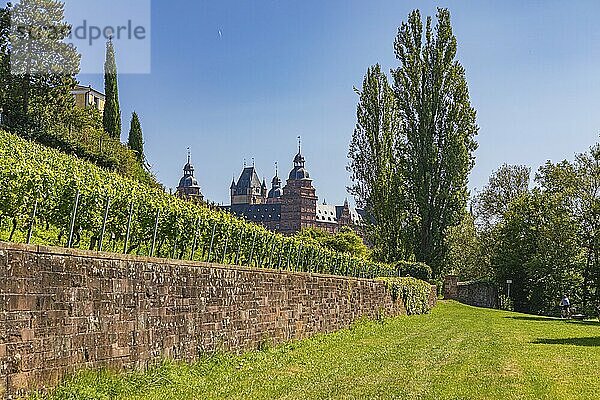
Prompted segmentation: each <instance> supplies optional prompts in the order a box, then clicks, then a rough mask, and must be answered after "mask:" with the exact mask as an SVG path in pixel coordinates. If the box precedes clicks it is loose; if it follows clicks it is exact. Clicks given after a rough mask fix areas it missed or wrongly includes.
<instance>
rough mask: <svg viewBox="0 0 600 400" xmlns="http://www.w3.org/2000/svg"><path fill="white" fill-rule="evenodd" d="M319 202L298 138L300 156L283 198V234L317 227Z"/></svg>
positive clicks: (297, 158) (295, 159)
mask: <svg viewBox="0 0 600 400" xmlns="http://www.w3.org/2000/svg"><path fill="white" fill-rule="evenodd" d="M317 200H318V198H317V196H316V193H315V188H314V187H313V185H312V179H310V174H309V173H308V170H307V169H306V168H305V159H304V156H303V155H302V147H301V142H300V137H298V154H296V157H294V168H293V169H292V170H291V171H290V174H289V176H288V180H287V183H286V186H285V187H284V188H283V196H282V197H281V203H282V204H281V233H283V234H287V235H292V234H294V233H296V232H298V231H299V230H300V229H302V228H304V227H310V226H315V225H316V214H317Z"/></svg>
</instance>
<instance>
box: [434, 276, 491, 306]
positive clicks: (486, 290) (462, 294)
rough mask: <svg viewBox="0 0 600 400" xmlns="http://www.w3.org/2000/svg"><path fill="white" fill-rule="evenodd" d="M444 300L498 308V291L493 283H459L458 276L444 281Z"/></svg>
mask: <svg viewBox="0 0 600 400" xmlns="http://www.w3.org/2000/svg"><path fill="white" fill-rule="evenodd" d="M444 298H445V299H450V300H457V301H460V302H461V303H463V304H468V305H471V306H476V307H486V308H498V289H497V287H496V285H494V284H493V283H491V282H479V281H474V282H458V279H457V277H456V275H448V276H446V278H445V280H444Z"/></svg>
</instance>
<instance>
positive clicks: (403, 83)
mask: <svg viewBox="0 0 600 400" xmlns="http://www.w3.org/2000/svg"><path fill="white" fill-rule="evenodd" d="M394 47H395V53H396V58H397V59H398V61H399V63H400V66H399V67H398V68H397V69H395V70H394V71H392V74H393V78H394V88H393V90H392V89H390V87H389V85H388V83H387V79H386V77H385V75H384V74H383V73H381V71H380V68H379V66H375V67H373V68H370V69H369V71H367V75H366V76H365V80H364V82H363V89H362V92H360V93H359V95H360V102H359V105H358V109H357V121H358V122H357V126H356V129H355V131H354V135H353V138H352V142H351V144H350V154H349V156H350V159H351V163H350V166H349V169H350V170H351V172H352V179H353V181H354V186H353V187H351V193H353V194H354V195H355V196H356V198H357V202H358V204H359V205H360V206H363V207H364V208H365V210H366V211H367V215H368V218H367V228H368V229H367V232H368V233H369V235H370V239H371V241H372V242H373V243H374V245H375V253H376V256H377V257H378V258H380V259H383V260H386V261H393V260H398V259H412V258H415V259H416V260H418V261H422V262H425V263H427V264H428V265H430V266H431V267H432V268H433V272H434V276H436V277H439V276H440V275H441V274H442V273H443V271H442V269H443V267H444V260H445V256H446V253H447V243H446V241H445V235H446V233H447V230H448V228H450V227H452V226H455V225H457V224H459V223H460V221H461V219H462V217H463V215H464V210H465V207H466V200H467V178H468V175H469V172H470V171H471V169H472V168H473V165H474V156H473V153H474V151H475V149H476V148H477V143H476V142H475V136H476V135H477V132H478V127H477V125H476V121H475V110H474V109H473V107H472V106H471V103H470V100H469V91H468V87H467V82H466V78H465V71H464V69H463V67H462V66H461V65H460V63H459V62H458V61H457V60H456V47H457V43H456V38H455V37H454V34H453V33H452V26H451V24H450V13H449V12H448V10H446V9H438V13H437V24H436V26H435V28H434V27H433V26H432V21H431V18H427V23H426V25H425V27H424V26H423V23H422V21H421V15H420V13H419V11H418V10H415V11H413V12H412V13H411V14H410V15H409V17H408V22H405V23H402V25H401V26H400V29H399V30H398V35H397V37H396V40H395V46H394Z"/></svg>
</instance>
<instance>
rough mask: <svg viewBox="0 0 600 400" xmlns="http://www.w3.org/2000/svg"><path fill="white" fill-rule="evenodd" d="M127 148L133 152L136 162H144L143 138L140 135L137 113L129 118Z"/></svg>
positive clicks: (140, 127)
mask: <svg viewBox="0 0 600 400" xmlns="http://www.w3.org/2000/svg"><path fill="white" fill-rule="evenodd" d="M127 143H128V144H129V148H130V149H131V150H133V151H135V155H136V157H137V159H138V161H139V162H140V163H141V162H143V161H144V138H143V135H142V125H141V124H140V119H139V117H138V115H137V113H136V112H135V111H134V112H133V115H132V116H131V126H130V128H129V138H128V140H127Z"/></svg>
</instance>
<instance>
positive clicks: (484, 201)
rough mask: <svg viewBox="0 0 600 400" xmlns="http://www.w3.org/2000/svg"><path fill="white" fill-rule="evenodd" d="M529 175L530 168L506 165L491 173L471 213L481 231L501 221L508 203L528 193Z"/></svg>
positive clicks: (475, 199)
mask: <svg viewBox="0 0 600 400" xmlns="http://www.w3.org/2000/svg"><path fill="white" fill-rule="evenodd" d="M530 175H531V168H529V167H527V166H525V165H508V164H504V165H502V166H501V167H500V168H499V169H498V170H497V171H494V172H493V173H492V175H491V176H490V179H489V182H488V184H487V185H486V186H485V187H484V188H483V190H482V191H481V192H480V193H478V194H477V196H475V198H474V201H473V213H474V214H475V216H476V219H477V221H478V223H479V224H480V225H481V226H482V228H483V229H485V230H489V229H491V228H492V227H493V226H494V224H495V223H497V222H498V221H500V220H501V219H502V216H503V215H504V213H505V212H506V211H507V209H508V207H509V205H510V203H511V202H512V201H514V200H515V199H517V198H518V197H519V196H522V195H524V194H526V193H527V192H528V191H529V180H530Z"/></svg>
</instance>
